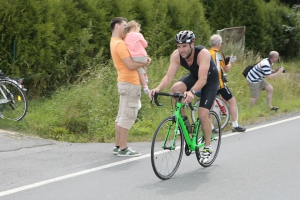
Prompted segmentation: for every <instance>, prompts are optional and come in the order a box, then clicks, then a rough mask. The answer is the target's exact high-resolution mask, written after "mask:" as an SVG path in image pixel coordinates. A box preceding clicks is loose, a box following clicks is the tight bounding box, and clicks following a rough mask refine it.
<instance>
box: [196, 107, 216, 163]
mask: <svg viewBox="0 0 300 200" xmlns="http://www.w3.org/2000/svg"><path fill="white" fill-rule="evenodd" d="M209 114H210V118H211V119H212V123H213V125H214V127H215V128H217V129H218V131H217V133H213V132H212V137H211V146H212V149H213V152H212V154H211V156H210V159H209V161H208V162H206V163H202V162H200V158H201V152H202V150H203V147H202V148H200V149H199V148H198V147H197V148H196V149H195V151H196V158H197V160H198V162H199V164H200V165H201V166H202V167H209V166H210V165H211V164H212V163H213V162H214V161H215V160H216V158H217V156H218V153H219V150H220V146H221V139H222V132H221V129H220V127H221V125H220V119H219V117H218V114H217V113H216V112H214V111H210V112H209ZM204 140H205V138H204V134H203V132H202V131H201V128H200V127H199V130H198V131H197V143H198V144H201V143H202V144H204ZM203 146H204V145H203Z"/></svg>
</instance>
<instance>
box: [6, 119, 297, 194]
mask: <svg viewBox="0 0 300 200" xmlns="http://www.w3.org/2000/svg"><path fill="white" fill-rule="evenodd" d="M299 118H300V116H298V117H292V118H289V119H285V120H281V121H278V122H273V123H270V124H265V125H261V126H258V127H254V128H250V129H247V130H246V132H247V133H248V132H250V131H253V130H257V129H261V128H265V127H269V126H273V125H276V124H281V123H284V122H288V121H292V120H295V119H299ZM241 133H243V132H235V133H229V134H226V135H223V136H222V137H223V138H225V137H230V136H234V135H238V134H241ZM148 157H150V154H146V155H142V156H139V157H133V158H129V159H126V160H122V161H118V162H114V163H111V164H107V165H103V166H100V167H95V168H91V169H87V170H83V171H80V172H76V173H72V174H68V175H64V176H59V177H56V178H53V179H48V180H45V181H40V182H37V183H33V184H29V185H25V186H22V187H18V188H14V189H11V190H6V191H3V192H0V197H2V196H6V195H9V194H13V193H17V192H21V191H24V190H28V189H32V188H35V187H40V186H43V185H47V184H50V183H54V182H58V181H62V180H66V179H69V178H73V177H76V176H80V175H84V174H89V173H92V172H95V171H99V170H102V169H106V168H110V167H114V166H117V165H121V164H125V163H129V162H133V161H136V160H141V159H144V158H148Z"/></svg>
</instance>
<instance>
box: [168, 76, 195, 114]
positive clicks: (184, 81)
mask: <svg viewBox="0 0 300 200" xmlns="http://www.w3.org/2000/svg"><path fill="white" fill-rule="evenodd" d="M197 80H198V79H197V78H196V77H194V76H193V75H191V73H188V74H186V75H185V76H183V77H182V78H181V79H179V80H178V81H177V82H176V83H175V84H174V85H173V86H172V93H176V92H180V93H184V92H185V91H188V90H190V89H191V88H192V87H193V86H194V85H195V83H196V82H197ZM174 102H175V101H174ZM181 115H182V116H184V115H185V112H184V109H181Z"/></svg>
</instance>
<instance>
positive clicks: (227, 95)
mask: <svg viewBox="0 0 300 200" xmlns="http://www.w3.org/2000/svg"><path fill="white" fill-rule="evenodd" d="M218 94H220V95H221V96H222V97H223V98H224V99H225V100H226V101H228V100H230V99H231V98H232V97H233V95H232V93H231V92H230V90H229V88H228V87H227V86H225V87H224V88H222V89H219V90H218Z"/></svg>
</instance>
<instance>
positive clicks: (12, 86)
mask: <svg viewBox="0 0 300 200" xmlns="http://www.w3.org/2000/svg"><path fill="white" fill-rule="evenodd" d="M22 83H23V79H22V78H11V77H8V76H6V75H5V74H4V73H3V72H2V71H1V70H0V118H2V119H9V120H14V121H20V120H21V119H23V117H24V116H25V115H26V112H27V108H28V100H27V97H26V94H25V91H26V89H25V88H24V85H22Z"/></svg>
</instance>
